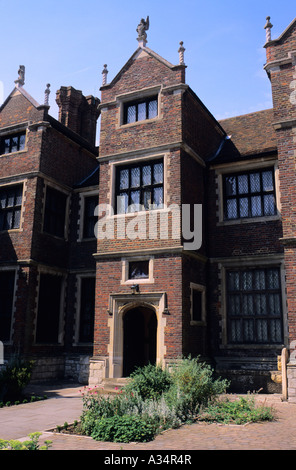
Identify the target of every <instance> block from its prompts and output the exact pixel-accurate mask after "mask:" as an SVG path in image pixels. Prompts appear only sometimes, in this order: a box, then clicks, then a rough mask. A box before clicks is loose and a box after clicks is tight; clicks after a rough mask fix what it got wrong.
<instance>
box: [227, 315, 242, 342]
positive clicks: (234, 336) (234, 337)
mask: <svg viewBox="0 0 296 470" xmlns="http://www.w3.org/2000/svg"><path fill="white" fill-rule="evenodd" d="M230 339H231V342H232V343H239V342H241V341H242V327H241V321H240V320H231V323H230Z"/></svg>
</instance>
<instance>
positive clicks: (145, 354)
mask: <svg viewBox="0 0 296 470" xmlns="http://www.w3.org/2000/svg"><path fill="white" fill-rule="evenodd" d="M156 336H157V318H156V314H155V312H154V310H153V309H151V308H149V307H144V306H139V307H135V308H132V309H130V310H128V311H127V312H126V313H125V315H124V317H123V377H128V376H129V375H130V374H131V373H132V372H133V371H134V370H135V369H136V367H143V366H145V365H147V364H155V363H156Z"/></svg>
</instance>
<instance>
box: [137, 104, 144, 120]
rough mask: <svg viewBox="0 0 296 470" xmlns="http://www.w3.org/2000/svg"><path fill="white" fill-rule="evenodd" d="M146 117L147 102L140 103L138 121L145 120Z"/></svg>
mask: <svg viewBox="0 0 296 470" xmlns="http://www.w3.org/2000/svg"><path fill="white" fill-rule="evenodd" d="M144 119H146V103H139V104H138V121H144Z"/></svg>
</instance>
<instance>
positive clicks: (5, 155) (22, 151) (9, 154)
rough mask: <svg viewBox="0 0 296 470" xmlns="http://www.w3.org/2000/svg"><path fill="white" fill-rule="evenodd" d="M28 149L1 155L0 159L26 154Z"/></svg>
mask: <svg viewBox="0 0 296 470" xmlns="http://www.w3.org/2000/svg"><path fill="white" fill-rule="evenodd" d="M27 151H28V149H26V148H25V149H23V150H17V151H16V152H9V153H1V154H0V157H10V156H11V155H17V154H19V153H25V152H27Z"/></svg>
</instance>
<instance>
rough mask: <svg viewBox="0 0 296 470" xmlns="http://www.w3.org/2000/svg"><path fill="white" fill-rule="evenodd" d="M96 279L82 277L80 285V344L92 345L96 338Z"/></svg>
mask: <svg viewBox="0 0 296 470" xmlns="http://www.w3.org/2000/svg"><path fill="white" fill-rule="evenodd" d="M95 288H96V278H95V277H94V276H92V277H82V278H81V284H80V316H79V342H80V343H92V342H93V336H94V315H95Z"/></svg>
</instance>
